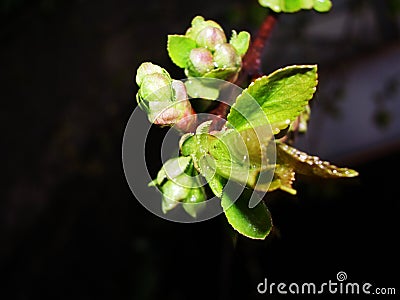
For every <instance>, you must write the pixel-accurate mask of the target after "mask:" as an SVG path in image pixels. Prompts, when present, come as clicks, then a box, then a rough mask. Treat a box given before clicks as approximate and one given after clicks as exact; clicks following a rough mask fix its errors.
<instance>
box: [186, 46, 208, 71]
mask: <svg viewBox="0 0 400 300" xmlns="http://www.w3.org/2000/svg"><path fill="white" fill-rule="evenodd" d="M189 60H190V67H189V74H190V75H192V76H201V75H203V74H205V73H207V72H209V71H211V70H212V69H214V60H213V55H212V54H211V52H210V51H209V50H207V49H206V48H195V49H192V51H190V54H189Z"/></svg>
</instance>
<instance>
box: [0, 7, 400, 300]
mask: <svg viewBox="0 0 400 300" xmlns="http://www.w3.org/2000/svg"><path fill="white" fill-rule="evenodd" d="M343 2H344V1H337V3H338V9H342V10H345V11H346V12H347V13H348V14H349V16H350V19H351V14H356V12H357V7H358V6H360V5H364V6H367V7H370V8H371V9H372V11H374V12H375V13H376V14H375V15H374V16H375V17H376V18H377V20H379V22H377V24H378V27H377V35H376V36H374V37H372V38H371V37H368V36H365V37H360V36H357V38H355V37H354V36H353V37H352V36H349V37H348V40H346V41H345V42H343V41H340V43H342V44H341V45H340V47H337V44H335V43H338V41H330V43H327V42H326V41H307V43H313V44H312V45H313V47H314V49H320V51H313V52H312V53H311V54H310V53H307V52H302V51H300V52H296V53H295V55H294V54H293V51H284V50H282V49H290V47H294V46H293V45H299V44H300V45H301V44H302V43H303V44H304V41H302V40H301V39H302V36H301V35H298V34H293V36H292V37H291V38H290V39H288V40H286V41H285V43H281V44H274V40H279V32H290V31H291V30H292V31H293V30H294V29H293V28H296V32H301V28H302V26H304V24H305V22H307V19H308V17H309V16H310V15H313V14H316V13H315V12H311V11H310V12H301V13H298V14H297V15H296V16H295V15H291V16H288V17H287V18H286V19H285V18H282V19H281V20H280V21H279V22H281V23H278V24H280V25H278V26H277V27H276V28H275V29H274V30H275V31H274V34H276V35H275V37H274V38H272V39H271V41H270V44H269V45H268V47H267V49H266V58H267V59H266V61H265V63H264V66H263V67H264V70H265V71H266V72H267V71H271V70H273V69H275V68H276V67H280V66H283V65H286V64H288V63H307V62H309V61H310V60H311V61H313V62H315V61H317V62H318V63H319V65H320V68H321V69H324V70H325V71H326V72H329V68H331V67H333V66H334V65H335V63H336V62H337V61H338V60H343V59H348V60H352V59H353V58H356V57H360V56H362V55H364V54H368V53H373V52H374V51H378V50H380V49H382V48H384V47H387V46H388V45H393V44H398V43H399V30H398V27H396V26H395V23H394V21H393V18H394V17H393V16H394V14H395V12H396V10H395V7H394V6H393V2H391V1H347V2H346V4H343ZM333 3H334V9H336V8H335V3H336V2H335V1H333ZM377 3H380V4H377ZM397 13H398V10H397ZM0 14H1V15H0V16H1V18H0V24H1V26H0V44H1V46H0V78H1V84H2V85H1V90H0V93H1V104H2V107H1V110H0V113H1V125H2V126H1V128H2V135H1V140H2V142H1V149H2V153H3V155H2V157H3V160H2V175H3V178H2V188H1V190H0V199H1V200H0V201H1V202H0V276H1V277H0V299H5V300H8V299H18V300H22V299H204V298H207V299H236V298H238V299H265V298H268V297H266V295H257V291H256V286H257V284H258V283H259V282H261V281H263V280H264V278H265V277H267V278H268V280H270V281H275V282H280V281H283V282H289V283H290V282H299V283H301V282H307V281H308V282H316V283H318V282H323V281H328V280H335V278H336V273H337V272H339V271H345V272H346V273H347V275H348V280H349V281H352V282H371V283H372V284H373V285H374V286H377V287H396V288H397V292H400V290H399V287H398V282H399V276H398V267H397V265H398V255H399V249H398V246H397V243H396V242H398V237H399V235H398V231H397V230H398V228H399V226H398V225H399V221H398V220H399V217H398V209H399V204H398V200H397V199H398V195H397V187H398V167H399V154H400V151H399V148H398V147H394V148H393V147H392V148H391V149H386V148H385V149H383V150H382V151H380V152H378V153H374V154H373V155H372V154H371V155H368V156H366V157H364V158H363V159H362V158H360V157H359V159H358V160H356V161H353V160H351V159H349V160H347V161H343V162H344V163H346V166H348V167H352V168H355V169H357V170H358V171H359V172H360V176H359V177H358V178H355V179H349V180H317V181H316V180H311V179H307V178H301V177H299V178H298V180H297V181H296V183H295V186H296V188H297V189H298V195H297V196H288V195H286V194H284V193H279V192H278V193H276V194H275V195H274V197H271V198H270V199H267V203H268V206H269V208H270V210H271V213H272V216H273V220H274V224H275V228H274V231H273V232H272V233H271V235H270V236H269V237H268V238H267V239H266V240H265V241H255V240H249V239H246V238H244V237H239V238H238V239H237V241H236V243H235V244H233V243H232V240H231V237H230V228H229V226H228V225H227V222H226V220H225V217H224V216H223V215H221V216H218V217H216V218H214V219H212V220H209V221H206V222H201V223H196V224H178V223H173V222H169V221H165V220H163V219H161V218H158V217H156V216H154V215H153V214H151V213H150V212H149V211H147V210H146V209H145V208H143V207H142V206H141V205H140V203H139V202H138V201H136V199H135V198H134V196H133V194H132V193H131V191H130V189H129V186H128V184H127V182H126V180H125V177H124V173H123V168H122V160H121V151H122V150H121V144H122V137H123V134H124V130H125V126H126V123H127V121H128V119H129V116H130V114H131V113H132V111H133V110H134V109H135V107H136V102H135V93H136V91H137V87H136V85H135V83H134V80H133V79H134V75H135V71H136V68H137V67H138V66H139V65H140V63H142V62H144V61H152V62H154V63H156V64H160V65H162V66H163V67H165V68H166V69H167V70H169V72H170V73H171V75H172V76H173V77H174V78H181V77H182V76H183V75H182V73H181V71H180V70H179V69H178V68H177V67H176V66H174V65H173V64H172V63H171V61H170V60H169V58H168V55H167V52H166V47H165V45H166V36H167V34H170V33H184V30H185V29H186V28H187V27H188V26H189V23H190V21H191V19H192V18H193V17H194V16H195V15H203V16H204V17H205V18H206V19H214V20H217V21H218V22H219V23H220V24H221V25H222V26H223V27H224V28H225V30H226V32H229V31H230V30H231V29H238V30H248V31H250V32H255V31H256V28H257V25H259V24H260V22H261V20H262V19H263V17H264V16H265V14H266V10H265V9H264V8H262V7H260V6H259V5H258V3H257V1H238V0H237V1H178V0H173V1H142V2H137V1H128V0H118V1H94V0H80V1H78V0H72V1H62V0H60V1H53V0H42V1H24V0H14V1H4V0H3V1H0ZM326 16H327V17H328V16H329V14H327V15H326ZM355 17H356V15H355ZM290 18H292V19H290ZM296 43H297V44H296ZM335 45H336V47H334V46H335ZM318 47H320V48H318ZM329 49H335V51H332V53H330V52H329ZM338 49H340V51H338ZM327 51H328V52H327ZM291 53H292V54H291ZM327 53H328V54H329V55H327ZM319 54H320V55H319ZM364 63H366V64H367V63H368V60H365V61H364ZM152 132H154V133H153V134H154V135H155V137H157V135H159V136H160V138H161V137H162V134H163V133H164V131H163V130H160V131H159V132H158V131H157V130H154V131H152ZM155 140H156V139H155ZM148 159H149V160H150V161H152V164H151V165H152V166H154V169H152V170H150V173H152V174H155V172H157V170H158V168H159V167H160V162H159V161H158V154H157V156H155V157H149V158H148ZM391 172H393V173H391ZM293 297H295V296H293ZM343 297H344V296H343ZM269 298H271V299H278V298H279V297H278V295H273V296H271V297H269ZM296 298H298V297H296ZM373 298H379V297H377V296H374V297H373ZM386 298H388V299H389V298H392V297H390V296H387V297H386ZM279 299H280V298H279Z"/></svg>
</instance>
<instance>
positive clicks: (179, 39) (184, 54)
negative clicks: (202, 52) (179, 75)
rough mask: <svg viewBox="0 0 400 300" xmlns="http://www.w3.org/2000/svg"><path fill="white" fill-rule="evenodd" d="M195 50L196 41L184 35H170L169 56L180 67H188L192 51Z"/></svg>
mask: <svg viewBox="0 0 400 300" xmlns="http://www.w3.org/2000/svg"><path fill="white" fill-rule="evenodd" d="M194 48H196V42H195V41H194V40H192V39H190V38H188V37H186V36H184V35H168V44H167V50H168V55H169V57H170V58H171V60H172V62H173V63H174V64H176V65H177V66H178V67H180V68H186V67H187V62H188V60H189V54H190V51H191V50H192V49H194Z"/></svg>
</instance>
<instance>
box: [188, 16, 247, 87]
mask: <svg viewBox="0 0 400 300" xmlns="http://www.w3.org/2000/svg"><path fill="white" fill-rule="evenodd" d="M233 34H234V35H235V36H236V33H233ZM185 35H186V36H187V37H188V38H191V39H192V40H194V41H195V42H196V48H194V49H192V50H191V51H190V53H189V61H188V66H187V68H186V69H185V74H186V75H187V76H188V77H189V76H193V77H195V76H198V77H201V76H204V75H206V74H209V75H211V76H210V77H217V78H218V77H220V76H219V74H221V75H222V77H223V78H219V79H224V80H229V81H234V80H235V79H236V76H237V74H238V72H239V71H240V68H241V66H242V56H241V54H240V53H239V52H238V50H237V49H236V48H235V47H234V44H231V43H228V42H227V39H226V36H225V33H224V30H223V29H222V28H221V26H220V25H219V24H218V23H216V22H214V21H212V20H207V21H205V20H204V18H203V17H201V16H197V17H195V18H194V19H193V21H192V27H190V28H189V29H188V30H187V31H186V34H185ZM222 70H225V71H229V72H218V71H222Z"/></svg>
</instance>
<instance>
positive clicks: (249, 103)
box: [227, 65, 318, 133]
mask: <svg viewBox="0 0 400 300" xmlns="http://www.w3.org/2000/svg"><path fill="white" fill-rule="evenodd" d="M317 83H318V81H317V66H316V65H302V66H296V65H294V66H289V67H286V68H282V69H279V70H277V71H275V72H273V73H271V74H270V75H268V76H263V77H260V78H258V79H257V80H255V81H254V82H252V83H251V84H250V85H249V87H248V88H247V89H245V90H244V91H243V92H242V94H241V95H239V96H238V97H237V99H236V102H235V103H234V105H233V106H232V107H231V111H230V113H229V115H228V116H227V120H228V126H231V127H234V128H235V129H236V130H238V131H241V130H244V129H249V128H254V127H258V126H266V125H267V124H272V126H276V127H277V128H278V129H283V128H285V127H287V126H288V125H289V124H290V122H292V121H293V120H295V119H296V117H297V116H299V115H300V113H302V112H303V111H304V110H305V108H306V106H307V104H308V101H309V100H310V99H311V98H312V97H313V95H314V93H315V91H316V86H317ZM263 114H264V115H265V117H263ZM279 124H281V125H279ZM274 133H275V132H274Z"/></svg>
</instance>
